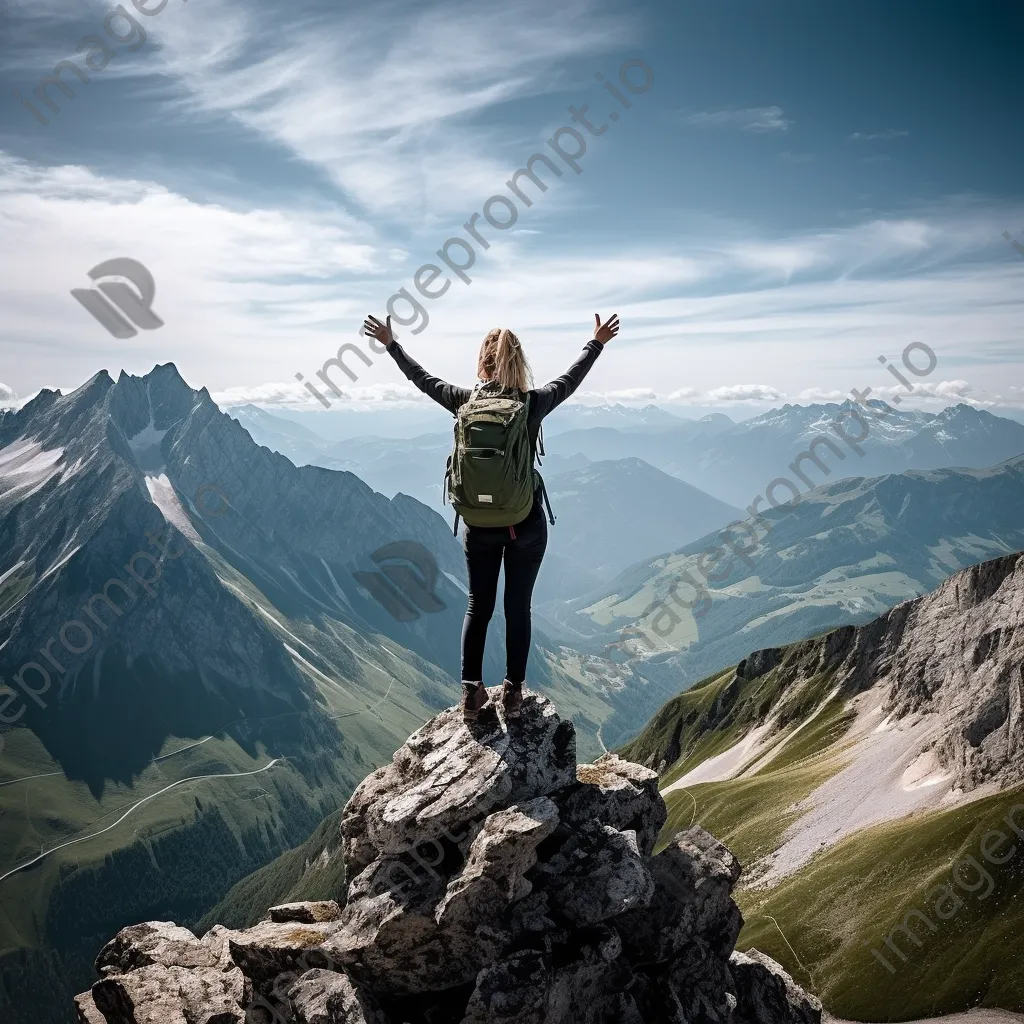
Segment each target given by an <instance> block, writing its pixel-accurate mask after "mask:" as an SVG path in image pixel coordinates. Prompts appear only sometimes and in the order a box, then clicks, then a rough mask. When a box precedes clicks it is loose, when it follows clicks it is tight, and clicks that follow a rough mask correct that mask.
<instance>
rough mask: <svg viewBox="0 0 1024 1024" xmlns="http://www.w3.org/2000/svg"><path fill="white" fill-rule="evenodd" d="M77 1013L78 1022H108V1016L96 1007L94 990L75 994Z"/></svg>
mask: <svg viewBox="0 0 1024 1024" xmlns="http://www.w3.org/2000/svg"><path fill="white" fill-rule="evenodd" d="M75 1014H76V1017H77V1021H78V1024H107V1019H106V1017H104V1016H103V1014H102V1013H100V1011H99V1010H97V1009H96V1004H95V1003H94V1002H93V998H92V992H83V993H82V994H81V995H77V996H75Z"/></svg>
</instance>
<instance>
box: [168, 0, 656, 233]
mask: <svg viewBox="0 0 1024 1024" xmlns="http://www.w3.org/2000/svg"><path fill="white" fill-rule="evenodd" d="M634 24H635V19H633V18H630V17H628V16H626V15H620V14H612V13H609V12H608V11H607V10H606V9H605V8H604V7H603V6H602V5H600V4H599V3H598V2H597V0H570V2H568V3H564V4H550V3H547V2H545V0H524V2H523V3H520V4H518V5H517V6H516V9H515V14H514V16H512V15H511V14H510V11H509V9H508V8H507V7H503V6H499V7H495V6H493V5H486V4H477V3H471V2H468V0H447V2H442V3H439V4H432V5H430V6H429V7H423V8H417V7H409V6H408V5H406V4H398V3H394V2H388V0H384V2H380V3H375V4H373V6H372V9H371V8H366V7H359V6H352V5H349V6H342V7H337V6H335V7H332V8H331V9H330V10H329V11H325V10H323V9H322V8H321V9H313V8H310V7H309V6H308V5H306V4H303V3H301V2H300V3H298V4H297V9H296V10H294V11H289V17H288V18H287V19H284V20H282V17H281V14H280V8H279V7H278V6H277V5H276V4H273V5H271V4H265V5H260V4H249V3H241V2H238V0H209V2H208V3H204V5H203V15H202V18H201V19H200V23H199V24H189V25H188V26H187V27H186V26H185V23H184V22H183V20H182V19H178V20H177V21H176V22H175V24H174V25H173V26H172V27H171V28H170V29H169V30H168V31H167V32H165V33H164V35H163V42H164V45H163V47H162V49H161V51H160V52H161V57H162V60H163V69H162V70H163V71H164V72H165V73H166V74H167V75H169V76H171V77H172V79H174V80H175V81H177V82H178V83H179V84H180V86H181V88H182V89H183V90H184V95H183V98H182V99H181V101H180V103H179V108H180V109H181V110H182V111H183V112H186V113H187V112H198V113H201V114H204V115H214V116H228V117H231V118H233V119H235V120H236V121H237V122H238V123H240V124H242V125H244V126H245V127H246V128H247V129H248V130H250V131H252V132H254V133H256V134H257V135H259V136H261V137H263V138H264V139H266V140H268V141H270V142H272V143H273V144H275V145H277V146H281V147H284V148H285V149H286V150H287V151H288V152H290V153H292V154H294V155H295V156H296V157H298V158H299V159H301V160H303V161H305V162H306V163H308V164H311V165H314V166H316V167H317V168H319V169H320V170H321V171H322V172H323V174H324V175H325V176H326V177H327V178H328V179H330V180H331V181H332V182H333V183H334V184H335V185H337V187H338V188H339V189H341V190H342V191H343V192H344V193H345V194H346V196H348V197H349V198H350V199H351V201H353V202H354V203H356V204H357V205H358V206H359V207H360V208H362V209H363V210H364V211H376V212H379V213H382V214H390V215H394V216H402V217H404V218H406V219H409V218H414V219H416V220H421V219H423V218H424V217H425V216H429V215H434V216H440V215H443V214H447V213H450V212H453V211H457V212H460V213H461V212H463V208H464V206H465V197H466V196H467V195H474V196H475V195H480V196H482V197H483V198H486V196H487V195H489V194H491V193H493V192H494V191H495V189H496V188H497V187H499V186H500V185H501V184H502V182H504V181H505V179H506V178H507V177H508V173H509V170H510V168H509V160H512V159H515V160H520V159H522V158H523V157H524V154H523V153H521V152H520V150H521V149H522V148H523V147H525V146H529V145H532V144H534V142H535V140H536V139H537V138H539V137H541V133H542V132H543V131H544V130H545V129H548V128H549V127H550V126H549V125H544V124H538V125H537V127H536V135H534V136H533V138H529V139H524V138H522V137H521V135H520V130H519V129H516V130H515V131H513V130H511V129H509V130H508V131H505V132H503V131H502V129H501V127H500V119H499V118H500V108H501V106H502V105H503V104H507V103H508V102H509V101H511V100H515V99H521V98H524V97H529V96H535V95H542V94H545V93H548V92H551V91H552V90H554V89H556V88H564V87H565V84H566V82H565V74H566V72H565V67H566V64H567V62H570V61H572V60H574V59H580V58H584V57H586V58H595V57H596V56H597V55H599V54H602V53H607V52H609V51H610V50H612V49H613V48H620V47H621V46H622V43H623V41H624V40H628V39H630V38H633V37H634V36H635V34H636V29H635V27H634ZM588 77H589V76H588ZM485 111H487V112H490V113H492V114H494V113H496V112H498V116H497V117H494V118H492V119H491V120H490V121H489V122H488V123H487V124H486V125H485V124H483V123H481V117H480V115H481V114H482V113H483V112H485ZM552 116H553V117H555V116H559V112H558V111H553V112H552ZM513 153H514V155H512V154H513ZM525 155H528V153H527V154H525Z"/></svg>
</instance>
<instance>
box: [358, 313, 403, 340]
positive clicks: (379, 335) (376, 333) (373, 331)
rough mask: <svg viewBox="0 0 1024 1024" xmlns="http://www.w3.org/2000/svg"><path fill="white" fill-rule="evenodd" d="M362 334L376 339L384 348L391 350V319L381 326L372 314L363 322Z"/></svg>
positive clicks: (393, 338) (392, 335)
mask: <svg viewBox="0 0 1024 1024" xmlns="http://www.w3.org/2000/svg"><path fill="white" fill-rule="evenodd" d="M363 333H364V334H365V335H367V336H368V337H370V338H376V339H377V340H378V341H379V342H380V343H381V344H382V345H383V346H384V347H385V348H391V346H392V345H393V344H394V342H395V335H394V334H393V333H392V330H391V317H388V319H387V323H384V324H382V323H381V322H380V321H379V320H378V319H377V318H376V317H375V316H374V315H373V314H372V313H371V314H370V315H369V316H368V317H367V318H366V319H365V320H364V321H363Z"/></svg>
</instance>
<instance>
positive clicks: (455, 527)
mask: <svg viewBox="0 0 1024 1024" xmlns="http://www.w3.org/2000/svg"><path fill="white" fill-rule="evenodd" d="M460 518H461V517H460V516H459V513H458V512H456V513H455V522H454V523H453V524H452V536H453V537H458V535H459V519H460Z"/></svg>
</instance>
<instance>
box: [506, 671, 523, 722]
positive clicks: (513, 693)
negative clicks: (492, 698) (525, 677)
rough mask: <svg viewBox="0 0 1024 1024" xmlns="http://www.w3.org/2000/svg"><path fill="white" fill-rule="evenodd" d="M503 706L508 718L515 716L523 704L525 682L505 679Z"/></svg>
mask: <svg viewBox="0 0 1024 1024" xmlns="http://www.w3.org/2000/svg"><path fill="white" fill-rule="evenodd" d="M501 706H502V708H503V709H504V711H505V717H506V718H515V717H516V715H518V714H519V709H520V708H521V707H522V706H523V684H522V683H512V682H509V680H507V679H506V680H505V681H504V682H503V683H502V684H501Z"/></svg>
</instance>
